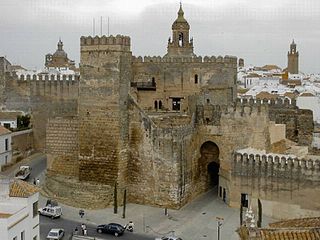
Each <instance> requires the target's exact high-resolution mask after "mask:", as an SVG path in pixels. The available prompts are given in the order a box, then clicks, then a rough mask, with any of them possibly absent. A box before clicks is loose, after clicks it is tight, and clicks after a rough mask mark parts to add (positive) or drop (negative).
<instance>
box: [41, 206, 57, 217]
mask: <svg viewBox="0 0 320 240" xmlns="http://www.w3.org/2000/svg"><path fill="white" fill-rule="evenodd" d="M38 212H39V214H40V215H43V216H48V217H51V218H58V217H60V216H61V215H62V209H61V207H59V206H52V205H47V206H45V207H44V208H40V209H39V210H38Z"/></svg>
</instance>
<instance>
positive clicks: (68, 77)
mask: <svg viewBox="0 0 320 240" xmlns="http://www.w3.org/2000/svg"><path fill="white" fill-rule="evenodd" d="M16 79H17V80H18V81H78V80H79V79H80V75H79V74H22V73H20V74H16Z"/></svg>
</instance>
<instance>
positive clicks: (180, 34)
mask: <svg viewBox="0 0 320 240" xmlns="http://www.w3.org/2000/svg"><path fill="white" fill-rule="evenodd" d="M183 15H184V12H183V10H182V5H181V3H180V8H179V11H178V18H177V19H176V20H175V21H174V22H173V24H172V39H171V38H169V40H168V53H167V54H166V56H168V57H180V56H187V57H192V56H195V54H194V53H193V39H189V30H190V25H189V23H188V22H187V20H186V19H185V18H184V16H183Z"/></svg>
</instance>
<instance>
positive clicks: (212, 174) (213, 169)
mask: <svg viewBox="0 0 320 240" xmlns="http://www.w3.org/2000/svg"><path fill="white" fill-rule="evenodd" d="M219 168H220V165H219V164H218V163H216V162H211V163H209V164H208V174H209V178H210V185H211V186H212V187H214V186H217V185H219Z"/></svg>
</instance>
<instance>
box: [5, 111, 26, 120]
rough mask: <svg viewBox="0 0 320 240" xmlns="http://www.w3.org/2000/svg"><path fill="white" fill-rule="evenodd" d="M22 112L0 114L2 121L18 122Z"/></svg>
mask: <svg viewBox="0 0 320 240" xmlns="http://www.w3.org/2000/svg"><path fill="white" fill-rule="evenodd" d="M21 115H22V112H0V120H17V117H18V116H21Z"/></svg>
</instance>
